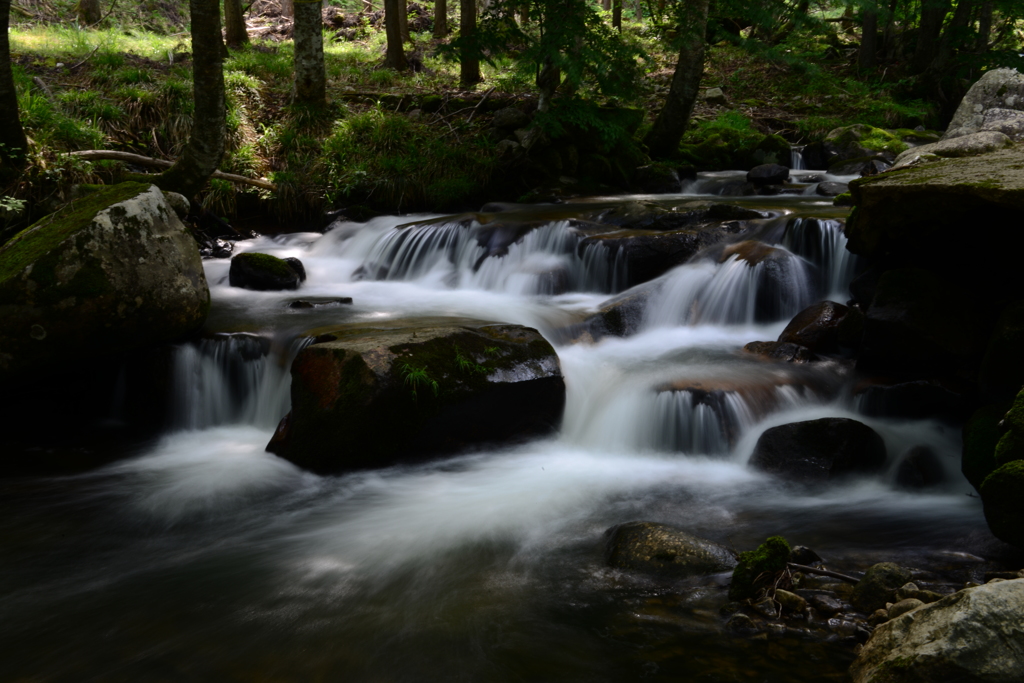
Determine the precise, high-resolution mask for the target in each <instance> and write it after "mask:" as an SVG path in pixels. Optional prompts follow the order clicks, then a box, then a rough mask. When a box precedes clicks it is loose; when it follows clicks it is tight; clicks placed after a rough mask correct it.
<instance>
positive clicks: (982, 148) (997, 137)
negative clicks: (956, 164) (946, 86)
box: [894, 115, 1024, 167]
mask: <svg viewBox="0 0 1024 683" xmlns="http://www.w3.org/2000/svg"><path fill="white" fill-rule="evenodd" d="M1022 118H1024V115H1022ZM1006 147H1013V139H1012V138H1011V137H1009V136H1008V135H1006V134H1005V133H1003V132H1002V131H999V130H983V131H978V132H977V133H971V134H970V135H964V136H961V137H956V138H949V139H947V140H940V141H939V142H933V143H931V144H928V145H920V146H919V147H914V148H912V149H908V150H907V151H905V152H902V153H901V154H900V155H899V156H898V157H896V163H895V164H894V165H895V166H898V167H903V166H906V165H907V164H910V163H917V162H918V161H920V160H921V159H926V158H927V157H928V156H929V155H934V156H936V157H944V158H956V157H972V156H977V155H978V154H985V153H986V152H995V151H996V150H1000V149H1004V148H1006Z"/></svg>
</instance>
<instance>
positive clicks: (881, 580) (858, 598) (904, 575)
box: [851, 562, 911, 612]
mask: <svg viewBox="0 0 1024 683" xmlns="http://www.w3.org/2000/svg"><path fill="white" fill-rule="evenodd" d="M910 579H911V576H910V571H909V570H907V569H904V568H903V567H901V566H899V565H897V564H893V563H892V562H880V563H878V564H876V565H873V566H871V567H869V568H868V570H867V571H866V572H865V573H864V576H863V577H861V580H860V581H858V582H857V585H856V586H854V589H853V597H852V599H851V602H852V603H853V606H854V607H856V608H857V609H858V610H860V611H861V612H873V611H875V610H876V609H880V608H882V607H885V606H886V603H890V602H892V601H893V599H894V598H895V597H896V590H897V589H899V588H900V587H902V586H904V585H905V584H907V583H908V582H909V581H910Z"/></svg>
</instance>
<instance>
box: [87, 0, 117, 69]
mask: <svg viewBox="0 0 1024 683" xmlns="http://www.w3.org/2000/svg"><path fill="white" fill-rule="evenodd" d="M115 7H117V0H114V2H112V3H110V9H108V10H107V13H106V14H104V15H103V16H102V17H100V19H99V20H97V21H94V22H92V23H91V24H89V25H88V26H86V28H92V27H93V26H96V25H97V24H99V23H100V22H102V21H104V20H105V19H106V18H107V17H109V16H110V15H111V14H112V13H113V11H114V8H115ZM93 52H95V50H93ZM89 56H90V57H91V56H92V55H89ZM86 59H88V57H87V58H86ZM84 63H85V62H82V64H84ZM82 64H79V65H78V66H81V65H82Z"/></svg>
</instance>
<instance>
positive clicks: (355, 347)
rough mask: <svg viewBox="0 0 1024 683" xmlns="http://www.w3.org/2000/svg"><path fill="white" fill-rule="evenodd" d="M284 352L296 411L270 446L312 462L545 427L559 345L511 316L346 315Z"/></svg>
mask: <svg viewBox="0 0 1024 683" xmlns="http://www.w3.org/2000/svg"><path fill="white" fill-rule="evenodd" d="M333 336H334V337H336V339H334V340H332V341H326V342H323V343H316V344H313V345H311V346H308V347H306V348H305V349H303V350H302V351H301V352H300V353H299V355H298V356H297V357H296V359H295V361H294V363H293V364H292V412H291V417H290V418H289V419H288V420H287V423H284V424H282V427H280V428H279V431H278V434H276V435H275V437H274V440H273V442H272V444H271V445H270V446H269V447H268V448H270V449H271V451H272V452H274V453H277V454H278V455H281V456H282V457H284V458H286V459H288V460H290V461H292V462H294V463H295V464H296V465H298V466H300V467H303V468H305V469H309V470H312V471H314V472H318V473H328V472H338V471H345V470H353V469H359V468H366V467H382V466H385V465H389V464H392V463H394V462H398V461H403V460H415V459H422V458H424V457H427V456H432V455H438V454H445V453H452V452H455V451H458V450H460V449H463V448H465V447H467V446H469V445H474V444H481V443H495V442H503V441H509V440H516V439H522V438H524V437H528V436H531V435H536V434H544V433H548V432H550V431H552V430H553V429H555V428H556V427H557V425H558V422H559V420H560V419H561V413H562V407H563V405H564V402H565V384H564V382H563V380H562V373H561V368H560V366H559V362H558V356H557V355H556V354H555V351H554V349H553V348H552V347H551V345H550V344H549V343H548V342H547V341H545V340H544V338H543V337H541V335H540V334H539V333H538V332H537V331H536V330H533V329H531V328H528V327H520V326H517V325H489V324H483V323H479V324H467V323H466V322H465V321H462V320H452V321H445V320H441V321H437V322H434V321H427V322H420V323H418V324H410V325H409V326H402V327H387V328H383V327H373V326H366V327H364V328H358V327H355V326H348V327H345V328H339V329H338V330H337V331H335V332H334V333H333Z"/></svg>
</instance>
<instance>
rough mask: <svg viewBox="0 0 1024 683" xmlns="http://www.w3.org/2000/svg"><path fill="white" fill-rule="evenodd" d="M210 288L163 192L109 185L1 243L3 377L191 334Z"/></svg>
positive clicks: (0, 347)
mask: <svg viewBox="0 0 1024 683" xmlns="http://www.w3.org/2000/svg"><path fill="white" fill-rule="evenodd" d="M209 308H210V290H209V288H208V286H207V283H206V277H205V275H204V273H203V265H202V260H201V259H200V257H199V251H198V249H197V247H196V243H195V241H194V240H193V239H192V236H191V235H190V234H189V232H188V229H187V228H186V227H185V226H184V225H183V224H182V222H181V221H180V220H179V219H178V216H177V215H176V214H175V212H174V209H172V208H171V206H170V204H168V202H167V200H166V199H165V198H164V195H163V193H161V192H160V190H159V189H157V188H156V187H155V186H152V185H147V184H143V183H122V184H120V185H113V186H110V187H103V188H102V189H99V190H97V191H95V192H92V193H89V194H86V195H85V196H83V197H81V198H79V199H77V200H76V201H75V203H74V204H71V205H69V206H67V207H66V208H64V209H61V210H60V211H58V212H57V213H55V214H52V215H50V216H46V217H45V218H43V219H42V220H40V221H39V222H37V223H36V224H35V225H33V226H31V227H29V228H27V229H25V230H23V231H22V232H20V233H18V235H16V236H15V237H14V238H12V239H11V240H10V241H8V242H7V243H6V244H4V245H3V246H2V247H0V320H3V324H2V325H0V379H7V378H13V377H14V376H17V375H23V374H25V373H31V372H40V371H43V370H58V369H60V368H62V367H64V366H65V365H72V364H76V363H79V362H80V361H81V360H83V359H87V358H91V357H95V356H97V355H105V354H119V353H124V352H126V351H129V350H132V349H141V348H146V347H148V346H151V345H155V344H159V343H162V342H168V341H172V340H175V339H179V338H180V337H182V336H184V335H187V334H189V333H191V332H193V331H195V330H197V329H198V328H200V327H201V326H202V324H203V322H204V321H205V320H206V315H207V312H208V311H209Z"/></svg>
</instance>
